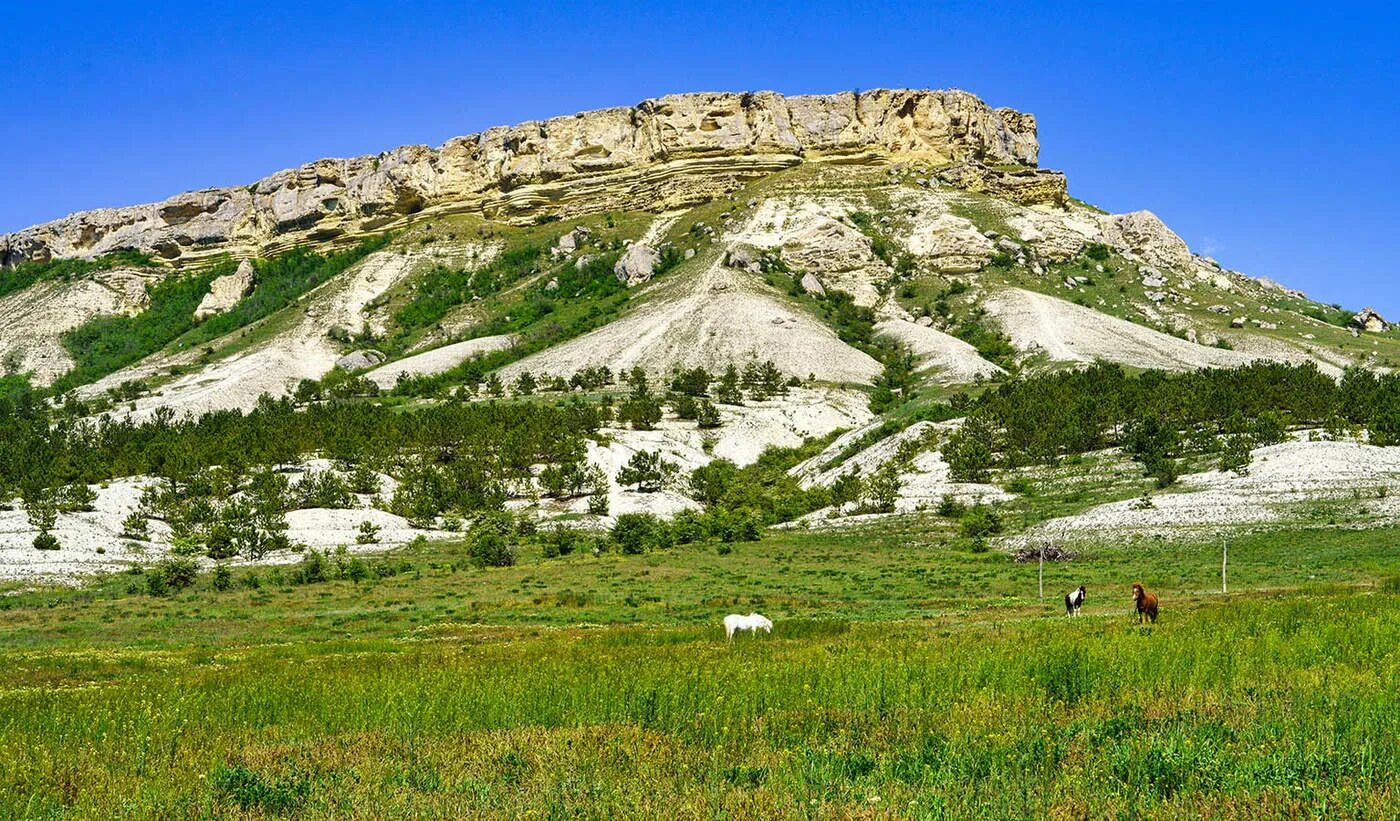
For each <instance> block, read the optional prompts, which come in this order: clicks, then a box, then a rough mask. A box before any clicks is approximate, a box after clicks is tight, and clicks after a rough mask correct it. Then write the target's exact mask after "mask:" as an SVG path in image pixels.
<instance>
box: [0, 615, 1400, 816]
mask: <svg viewBox="0 0 1400 821" xmlns="http://www.w3.org/2000/svg"><path fill="white" fill-rule="evenodd" d="M1397 630H1400V602H1397V600H1396V599H1395V598H1394V597H1393V596H1384V597H1382V596H1376V595H1370V594H1348V593H1337V594H1331V595H1324V596H1312V597H1302V598H1284V599H1247V598H1244V599H1240V598H1237V599H1235V600H1232V601H1230V602H1228V603H1226V602H1221V603H1218V604H1212V605H1209V606H1205V607H1201V608H1199V609H1195V610H1191V611H1180V610H1178V611H1176V612H1174V613H1173V612H1170V611H1169V612H1168V614H1167V615H1166V616H1165V617H1164V619H1163V621H1162V622H1160V623H1159V624H1158V625H1157V626H1155V627H1149V628H1138V627H1136V626H1134V625H1132V624H1131V623H1130V622H1129V620H1128V619H1127V618H1126V617H1125V616H1123V615H1122V614H1121V613H1120V614H1119V615H1116V616H1114V617H1111V618H1083V619H1079V620H1064V619H1056V620H1053V621H1052V620H1039V621H1032V622H1023V623H1005V622H1002V623H990V624H987V623H969V624H960V625H944V626H924V625H919V624H916V623H897V624H889V623H884V624H870V625H857V626H855V627H850V626H848V625H846V624H844V623H840V622H829V621H821V620H808V621H801V620H787V621H782V620H780V621H779V623H778V627H777V629H776V630H775V632H774V634H773V636H772V637H771V638H760V639H752V638H750V637H747V636H745V637H743V638H741V639H740V640H738V641H736V642H735V643H734V645H733V646H730V645H727V644H726V643H725V642H724V641H723V639H722V638H721V637H719V636H718V632H717V628H715V627H714V626H710V625H707V626H706V627H705V628H672V629H660V630H636V629H628V628H613V629H602V630H598V629H591V630H571V631H564V632H545V633H540V634H531V633H529V632H508V633H493V632H491V631H487V630H479V629H469V628H464V627H458V626H453V625H443V626H442V627H440V628H438V629H436V630H432V631H426V632H424V633H422V634H421V635H419V636H418V637H417V639H416V640H413V641H394V642H384V641H344V642H330V643H325V644H311V645H306V644H293V645H268V646H258V647H248V648H242V649H236V650H227V651H221V650H202V649H201V650H183V651H175V652H151V651H142V650H139V649H131V650H113V651H101V652H93V651H86V650H79V651H42V650H41V651H6V652H4V654H3V655H4V658H5V661H6V662H7V663H6V664H4V665H3V671H4V672H3V673H0V682H3V684H0V688H3V689H0V707H3V709H0V773H3V776H0V812H3V813H4V814H5V815H7V816H10V817H39V816H44V817H49V816H55V815H75V816H85V817H91V816H102V817H114V816H125V817H132V816H142V817H154V816H160V817H170V816H211V815H213V816H220V815H228V814H234V815H245V816H251V817H265V816H275V815H281V814H286V813H295V814H298V815H299V816H301V817H345V816H359V815H365V814H375V815H377V816H379V817H384V816H399V815H415V816H416V815H424V814H427V815H441V814H448V815H471V816H476V817H483V816H489V817H520V816H522V815H526V814H533V815H540V816H552V815H575V814H584V815H590V816H594V815H596V816H612V817H617V816H626V817H638V816H647V815H653V814H655V813H656V812H659V811H661V809H662V808H663V807H664V808H666V810H667V812H669V813H673V814H675V813H679V814H680V815H683V816H694V815H706V816H709V815H716V814H718V815H729V816H740V817H792V816H799V815H817V816H834V817H849V816H851V815H862V814H866V813H872V811H873V809H874V808H878V810H879V813H881V814H883V813H885V812H888V813H891V814H894V815H897V816H906V815H907V816H918V817H949V818H1020V817H1060V816H1067V817H1104V816H1110V817H1112V816H1120V815H1123V816H1134V815H1138V816H1145V817H1161V816H1170V817H1194V816H1200V815H1208V816H1216V815H1219V816H1227V817H1231V816H1237V817H1263V816H1270V817H1286V816H1296V815H1301V814H1313V813H1325V814H1327V815H1328V816H1330V817H1356V818H1364V817H1382V816H1385V815H1387V814H1388V813H1389V811H1390V810H1391V809H1393V800H1394V791H1395V789H1396V788H1397V787H1400V748H1397V746H1396V745H1395V743H1394V739H1395V738H1396V737H1397V735H1398V734H1400V696H1397V690H1396V684H1397V682H1400V651H1397V650H1396V647H1395V643H1394V641H1393V637H1394V636H1395V634H1396V632H1397Z"/></svg>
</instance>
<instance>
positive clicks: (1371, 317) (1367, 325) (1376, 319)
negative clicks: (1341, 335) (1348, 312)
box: [1351, 308, 1390, 334]
mask: <svg viewBox="0 0 1400 821" xmlns="http://www.w3.org/2000/svg"><path fill="white" fill-rule="evenodd" d="M1351 323H1352V324H1353V325H1355V326H1356V327H1358V328H1360V329H1361V330H1363V331H1370V332H1371V333H1374V334H1383V333H1385V332H1386V331H1388V330H1390V323H1389V322H1386V321H1385V317H1383V316H1381V315H1380V313H1379V312H1378V311H1377V310H1376V309H1375V308H1362V309H1361V310H1360V312H1358V313H1357V314H1356V316H1354V317H1352V319H1351Z"/></svg>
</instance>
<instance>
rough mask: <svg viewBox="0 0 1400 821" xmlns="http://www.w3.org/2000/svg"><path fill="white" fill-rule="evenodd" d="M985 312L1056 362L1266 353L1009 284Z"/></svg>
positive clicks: (1147, 361) (1142, 362)
mask: <svg viewBox="0 0 1400 821" xmlns="http://www.w3.org/2000/svg"><path fill="white" fill-rule="evenodd" d="M985 304H986V308H987V313H988V314H990V315H991V316H992V317H994V318H995V319H996V320H997V321H998V322H999V323H1000V325H1001V327H1002V330H1003V331H1004V332H1005V333H1006V335H1007V336H1008V337H1010V338H1011V342H1012V344H1013V345H1015V346H1016V347H1017V348H1018V349H1020V350H1022V351H1033V352H1039V353H1044V354H1045V355H1046V356H1047V357H1049V358H1050V359H1051V360H1052V361H1056V362H1096V361H1104V362H1116V363H1118V364H1121V365H1129V366H1132V367H1136V368H1161V369H1164V370H1191V369H1194V368H1207V367H1220V368H1228V367H1233V366H1236V365H1243V364H1246V363H1248V362H1251V361H1253V360H1255V359H1267V358H1270V357H1268V356H1262V355H1256V354H1247V353H1242V352H1239V351H1227V350H1223V349H1220V348H1208V347H1206V346H1204V345H1197V344H1195V343H1193V342H1188V341H1186V340H1184V339H1178V338H1176V337H1174V336H1172V335H1170V334H1165V333H1162V332H1161V331H1157V330H1153V329H1152V328H1145V327H1143V326H1141V325H1135V324H1133V323H1132V322H1128V321H1127V320H1124V319H1119V318H1117V317H1113V316H1109V315H1108V314H1105V313H1101V312H1099V311H1095V310H1093V309H1092V308H1086V307H1084V306H1082V305H1076V304H1074V303H1073V302H1070V301H1068V300H1064V299H1060V298H1058V297H1053V296H1049V295H1047V294H1040V293H1036V292H1034V291H1027V290H1023V289H1020V288H1008V289H1006V290H1003V291H997V292H995V293H993V294H991V295H989V296H988V297H987V300H986V303H985Z"/></svg>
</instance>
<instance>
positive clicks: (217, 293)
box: [194, 259, 253, 319]
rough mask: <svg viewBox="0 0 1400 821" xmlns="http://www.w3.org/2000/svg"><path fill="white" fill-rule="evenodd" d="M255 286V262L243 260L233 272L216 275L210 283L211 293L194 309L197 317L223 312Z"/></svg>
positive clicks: (202, 317)
mask: <svg viewBox="0 0 1400 821" xmlns="http://www.w3.org/2000/svg"><path fill="white" fill-rule="evenodd" d="M252 287H253V263H251V262H249V261H248V260H246V259H245V260H243V261H242V262H240V263H238V270H236V271H234V272H233V273H231V274H225V275H224V276H221V277H216V278H215V279H214V281H213V282H210V283H209V293H207V294H205V295H204V299H202V300H200V301H199V307H198V308H195V309H194V318H195V319H204V318H205V317H209V316H213V315H214V314H222V313H225V312H226V311H228V310H229V309H231V308H232V307H233V306H235V305H237V304H238V301H239V300H241V299H242V298H243V297H244V296H246V295H247V293H248V291H249V290H251V289H252Z"/></svg>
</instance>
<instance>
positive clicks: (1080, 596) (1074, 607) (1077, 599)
mask: <svg viewBox="0 0 1400 821" xmlns="http://www.w3.org/2000/svg"><path fill="white" fill-rule="evenodd" d="M1083 606H1084V585H1082V584H1081V585H1079V589H1078V590H1071V591H1069V592H1068V593H1066V594H1065V615H1066V616H1077V615H1079V608H1081V607H1083Z"/></svg>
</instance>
